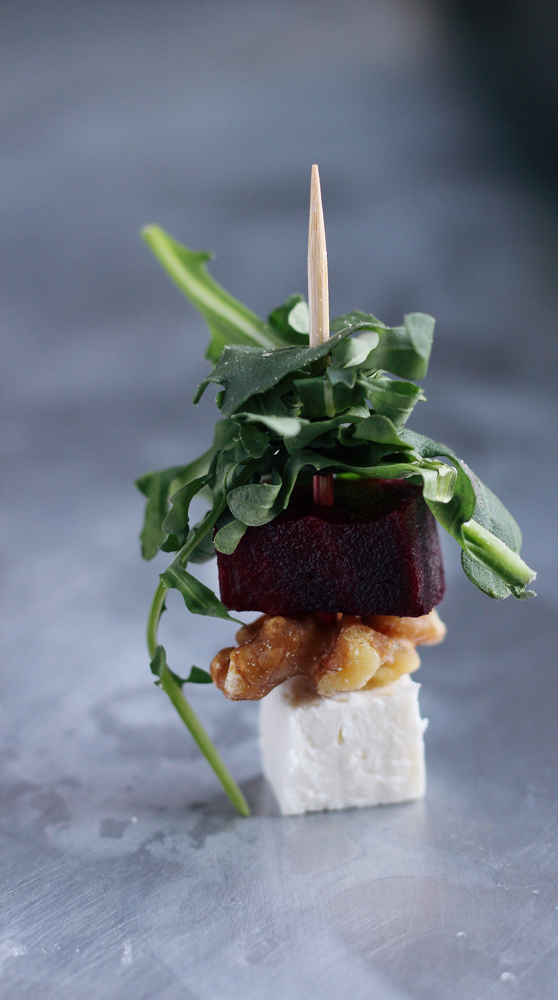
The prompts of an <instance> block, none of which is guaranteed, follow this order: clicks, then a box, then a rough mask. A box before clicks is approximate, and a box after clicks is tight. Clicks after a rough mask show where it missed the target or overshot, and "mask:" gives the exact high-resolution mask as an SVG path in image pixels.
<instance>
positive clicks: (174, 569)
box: [138, 167, 535, 814]
mask: <svg viewBox="0 0 558 1000" xmlns="http://www.w3.org/2000/svg"><path fill="white" fill-rule="evenodd" d="M144 237H145V239H146V242H147V243H148V245H149V246H150V247H151V249H152V250H153V252H154V253H155V255H156V256H157V257H158V258H159V260H160V261H161V263H162V264H163V266H164V267H165V268H166V269H167V271H168V272H169V274H170V276H171V277H172V278H173V280H174V281H175V282H176V283H177V284H178V285H179V287H180V288H181V289H182V290H183V291H184V292H185V293H186V295H187V296H188V297H189V298H190V299H191V301H192V302H193V303H194V304H195V305H196V306H197V308H198V309H199V310H200V312H201V313H202V314H203V315H204V316H205V318H206V319H207V321H208V324H209V327H210V331H211V335H212V339H211V343H210V347H209V350H208V355H209V357H210V358H211V359H212V361H213V362H214V363H215V367H214V369H213V371H212V372H210V374H209V375H208V376H207V378H206V379H204V381H203V382H202V383H201V385H200V386H199V387H198V390H197V392H196V394H195V396H194V402H197V401H198V400H199V399H200V397H201V395H202V393H203V392H204V391H205V389H206V388H207V386H208V385H209V383H211V382H213V383H214V384H216V385H218V386H220V387H221V389H220V392H219V393H218V395H217V399H216V401H217V405H218V406H219V409H220V411H221V412H220V416H221V419H219V420H218V422H217V424H216V428H215V436H214V442H213V445H212V447H211V448H210V449H209V450H208V451H207V452H206V453H205V454H204V455H202V456H201V457H200V458H199V459H197V460H195V461H194V462H192V463H190V464H189V465H187V466H181V467H174V468H172V469H166V470H163V471H162V472H153V473H148V474H147V475H146V476H143V477H142V478H141V479H140V480H138V487H139V489H140V490H141V491H142V492H143V493H144V494H145V496H146V497H147V508H146V517H145V523H144V528H143V531H142V552H143V555H144V557H145V558H152V557H153V556H154V555H155V554H156V553H157V551H159V550H161V551H164V552H173V553H175V556H174V558H173V561H172V563H171V565H170V566H169V567H168V569H167V570H166V571H165V572H164V573H162V574H161V576H160V580H159V585H158V588H157V591H156V594H155V598H154V600H153V604H152V608H151V611H150V615H149V620H148V630H147V638H148V648H149V652H150V655H151V669H152V671H153V673H154V674H155V675H156V677H157V681H156V683H159V684H160V685H161V686H162V687H163V688H164V690H165V691H166V692H167V694H168V695H169V697H170V698H171V700H172V701H173V704H174V705H175V707H176V708H177V710H178V712H179V714H180V715H181V717H182V718H183V720H184V721H185V723H186V725H187V726H188V728H189V729H190V731H191V733H192V735H193V736H194V738H195V739H196V741H197V742H198V745H199V746H200V749H201V750H202V752H203V753H204V754H205V756H206V757H207V759H208V761H209V763H210V764H211V765H212V767H213V768H214V770H215V772H216V774H217V775H218V777H219V778H220V780H221V782H222V784H223V787H224V788H225V790H226V791H227V793H228V794H229V796H230V798H231V800H232V801H233V802H234V803H235V805H236V806H237V808H238V809H239V810H240V811H241V812H243V813H244V814H247V813H248V806H247V804H246V801H245V799H244V796H243V795H242V792H241V791H240V789H239V788H238V786H237V785H236V783H235V782H234V780H233V779H232V777H231V775H230V774H229V772H228V771H227V769H226V767H225V765H224V763H223V761H222V760H221V758H220V757H219V755H218V754H217V751H216V749H215V747H214V746H213V744H212V743H211V741H210V740H209V738H208V736H207V734H206V733H205V732H204V730H203V728H202V726H201V724H200V722H199V720H198V719H197V717H196V716H195V715H194V713H193V711H192V709H191V706H190V705H189V704H188V702H187V700H186V698H185V697H184V691H183V688H184V685H185V684H186V683H188V682H193V683H210V682H211V680H212V679H213V681H214V682H215V683H216V684H217V686H218V687H219V688H220V689H221V690H222V691H223V692H224V693H225V694H226V695H227V696H228V697H230V698H232V699H234V700H238V699H243V698H249V699H257V700H259V699H262V698H263V701H262V705H261V715H260V718H261V735H262V753H263V761H264V770H265V773H266V775H267V777H268V779H269V780H270V782H271V784H272V786H273V788H274V790H275V792H276V796H277V798H278V800H279V803H280V805H281V808H282V810H283V811H284V812H301V811H305V810H306V809H323V808H340V807H343V806H345V805H362V804H372V803H375V802H387V801H401V799H402V798H413V797H417V796H419V795H421V794H423V791H424V753H423V744H422V732H423V728H424V726H423V723H422V721H421V719H420V715H419V712H418V701H417V694H418V685H416V684H414V682H413V681H412V680H411V679H410V677H409V676H408V675H409V674H410V673H411V672H412V671H414V670H415V669H416V668H417V667H418V665H419V662H420V661H419V659H418V655H417V653H416V650H415V646H416V645H417V644H420V643H433V642H437V641H440V640H441V639H442V638H443V635H444V631H445V629H444V626H443V625H442V623H441V622H440V620H439V618H438V616H437V614H436V611H435V610H434V606H435V605H436V604H437V603H438V602H439V601H440V600H441V597H442V595H443V590H444V581H443V569H442V563H441V556H440V549H439V542H438V537H437V531H436V522H438V523H440V524H441V525H442V527H444V528H445V529H446V530H447V531H448V532H449V533H450V534H451V535H452V536H453V537H454V538H455V539H456V541H457V542H458V543H459V544H460V545H461V548H462V550H463V552H462V565H463V569H464V570H465V573H466V574H467V576H469V578H470V579H471V580H472V582H473V583H475V585H476V586H477V587H479V589H481V590H482V591H484V592H485V593H486V594H488V595H489V596H491V597H494V598H497V599H501V598H504V597H507V596H508V595H510V594H513V595H514V596H516V597H519V598H524V597H529V596H531V595H532V591H528V590H526V585H527V584H528V583H529V582H530V581H531V580H532V579H533V578H534V576H535V574H534V573H533V571H532V570H530V569H529V567H528V566H526V564H525V563H524V562H523V560H522V559H521V558H520V556H519V549H520V544H521V534H520V532H519V528H518V527H517V525H516V523H515V521H514V520H513V518H512V517H511V515H510V514H509V513H508V512H507V511H506V509H505V508H504V507H503V505H502V504H501V503H500V501H499V500H498V499H497V498H496V497H495V496H494V495H493V494H492V493H491V492H490V490H488V488H487V487H486V486H484V484H482V483H481V482H480V481H479V480H478V478H477V477H476V476H475V475H474V473H472V472H471V470H470V469H469V468H468V466H467V465H465V463H464V462H462V461H461V460H460V459H459V458H458V457H457V456H456V455H455V454H454V453H453V452H452V451H451V450H450V449H449V448H447V447H446V446H445V445H442V444H439V443H437V442H435V441H432V440H430V439H429V438H425V437H423V436H422V435H419V434H416V433H414V432H412V431H409V430H407V429H406V428H405V423H406V421H407V419H408V417H409V415H410V413H411V411H412V409H413V407H414V405H415V404H416V403H417V402H418V401H419V400H421V399H423V398H424V397H423V395H422V391H421V389H420V388H419V386H417V385H416V383H415V382H414V381H410V380H411V379H413V380H414V379H422V378H423V377H424V376H425V374H426V371H427V366H428V359H429V355H430V349H431V344H432V335H433V330H434V321H433V320H432V318H431V317H429V316H426V315H424V314H421V313H411V314H408V315H407V316H406V317H405V318H404V323H403V325H402V326H400V327H394V328H390V327H386V326H384V324H382V323H381V322H380V321H379V320H377V319H376V318H375V317H374V316H371V315H366V314H365V313H362V312H359V311H355V312H352V313H349V314H347V315H346V316H342V317H339V318H338V319H336V320H334V321H333V322H332V323H331V324H330V323H329V302H328V292H327V259H326V248H325V230H324V226H323V213H322V207H321V196H320V187H319V177H318V172H317V167H314V168H313V171H312V197H311V216H310V229H309V257H308V274H309V307H307V306H306V303H305V302H304V300H303V298H302V296H300V295H295V296H291V298H290V299H289V300H288V301H287V302H286V303H285V304H284V305H283V306H281V307H279V308H277V309H275V310H274V311H273V312H272V313H271V315H270V316H269V318H268V321H267V323H264V322H263V321H262V320H260V319H259V318H258V317H257V316H256V315H255V314H254V313H252V312H251V311H250V310H249V309H247V308H246V307H245V306H242V305H241V304H240V303H238V302H237V301H236V300H235V299H233V298H232V297H231V296H230V295H228V293H227V292H225V291H224V289H222V288H221V287H220V286H219V285H217V283H216V282H214V281H213V279H212V278H211V277H210V276H209V274H208V273H207V270H206V263H207V260H208V259H209V256H210V255H208V254H203V253H196V252H194V251H191V250H188V249H187V248H185V247H182V246H181V245H180V244H178V243H176V241H174V240H173V239H172V238H171V237H169V236H168V235H167V234H166V233H164V232H163V230H161V229H159V228H158V227H156V226H150V227H147V229H146V230H144ZM330 332H331V334H332V335H331V337H330V336H329V334H330ZM388 372H389V373H391V374H390V376H388V375H387V373H388ZM391 376H395V378H392V377H391ZM334 477H335V479H334ZM202 491H204V493H206V494H207V492H208V491H209V492H210V495H211V508H210V509H209V510H208V511H207V513H206V514H205V516H204V517H203V518H202V520H201V521H200V522H199V523H198V524H196V525H194V526H193V527H191V526H190V523H189V508H190V504H191V501H192V499H193V498H194V497H195V496H196V495H197V494H200V493H202ZM169 500H170V502H171V504H172V506H171V509H170V510H169ZM215 554H217V557H218V561H219V582H220V590H221V600H219V598H217V596H216V595H215V594H213V593H212V591H211V590H209V588H207V587H205V586H204V585H203V584H201V583H200V581H198V580H197V579H196V577H195V576H193V575H192V574H191V573H189V572H188V571H187V569H186V566H187V565H188V563H194V564H195V563H200V562H204V561H206V560H207V559H210V558H212V556H214V555H215ZM170 588H175V589H177V590H178V591H179V592H180V593H181V594H182V596H183V598H184V601H185V603H186V606H187V607H188V609H189V610H190V611H191V612H193V613H195V614H202V615H209V616H214V617H220V618H225V619H229V620H232V621H234V619H231V616H230V614H229V611H230V610H236V611H241V610H254V611H263V612H264V615H263V617H262V618H260V619H258V620H257V621H256V622H255V623H253V624H252V625H248V626H243V627H242V628H241V630H240V632H239V633H238V636H237V642H238V646H237V647H229V648H227V649H226V650H222V651H221V653H219V654H217V656H216V657H215V658H214V661H213V663H212V668H211V675H212V676H210V675H209V674H207V672H206V671H204V670H200V669H199V668H197V667H193V668H192V670H191V672H190V675H189V676H188V678H186V679H184V678H181V677H180V676H179V675H177V674H175V673H174V672H173V671H172V670H171V669H170V668H169V666H168V665H167V662H166V653H165V650H164V647H163V646H162V645H160V644H159V641H158V624H159V619H160V616H161V613H162V611H163V610H164V602H165V596H166V593H167V592H168V590H169V589H170ZM382 720H383V721H382ZM386 720H391V721H390V722H389V725H388V722H387V721H386ZM336 727H337V728H336ZM320 734H321V735H320ZM322 737H323V738H322ZM320 741H321V742H320ZM281 747H282V748H283V750H281ZM312 747H314V751H312ZM315 751H316V752H315ZM356 759H358V760H360V761H363V762H364V763H362V764H359V765H358V767H356V769H355V770H354V774H353V775H352V776H351V773H350V768H349V765H348V761H350V760H356ZM309 762H313V763H312V767H310V763H309ZM348 768H349V769H348Z"/></svg>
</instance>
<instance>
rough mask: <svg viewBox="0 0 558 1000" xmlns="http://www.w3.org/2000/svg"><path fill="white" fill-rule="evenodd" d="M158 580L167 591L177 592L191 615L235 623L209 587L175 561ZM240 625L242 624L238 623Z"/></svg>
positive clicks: (234, 619)
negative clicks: (206, 616) (223, 619)
mask: <svg viewBox="0 0 558 1000" xmlns="http://www.w3.org/2000/svg"><path fill="white" fill-rule="evenodd" d="M159 579H160V580H161V582H162V583H164V585H165V587H167V588H168V589H169V590H171V589H174V590H178V592H179V593H180V594H182V596H183V598H184V603H185V605H186V607H187V608H188V611H191V612H192V614H193V615H208V616H209V617H210V618H225V619H226V620H227V621H230V622H235V621H238V619H237V618H231V616H230V615H229V612H228V611H227V609H226V607H225V605H224V604H222V602H221V601H220V600H219V598H218V597H217V596H216V595H215V594H214V593H213V591H212V590H210V589H209V587H206V586H205V584H204V583H201V581H200V580H196V578H195V576H192V574H191V573H188V572H187V571H186V570H185V569H184V567H183V566H181V565H180V562H179V561H178V560H177V559H175V560H174V562H173V563H171V565H170V566H169V567H168V569H166V570H165V572H164V573H161V575H160V577H159ZM240 624H242V622H241V623H240Z"/></svg>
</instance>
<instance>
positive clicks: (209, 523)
mask: <svg viewBox="0 0 558 1000" xmlns="http://www.w3.org/2000/svg"><path fill="white" fill-rule="evenodd" d="M257 465H258V460H256V461H254V462H251V463H250V464H249V465H248V466H247V467H246V468H245V469H244V471H243V472H242V473H241V474H240V476H238V477H237V479H236V481H235V484H238V483H243V482H245V481H248V480H249V479H250V477H251V476H252V474H253V472H254V470H255V469H256V468H257ZM226 505H227V501H226V496H225V497H223V499H222V500H221V501H220V502H219V503H217V504H215V506H214V507H213V509H212V510H210V511H208V513H207V516H206V517H205V518H204V520H203V521H202V523H201V524H200V525H199V527H198V529H197V531H194V532H192V534H191V536H190V537H189V538H188V539H187V541H186V542H185V544H184V545H183V546H182V548H181V550H180V552H178V554H177V555H176V557H175V562H180V564H181V565H186V563H187V561H188V556H189V555H190V552H193V550H194V549H195V547H196V545H197V544H198V542H200V541H201V539H202V538H203V537H204V535H206V534H207V533H208V531H210V530H211V528H212V527H213V526H214V524H215V522H216V521H217V520H218V518H219V517H220V515H221V514H222V512H223V511H224V509H225V507H226ZM168 590H169V588H168V587H167V585H166V584H165V583H164V582H163V581H162V580H159V584H158V586H157V590H156V591H155V596H154V598H153V601H152V603H151V608H150V611H149V616H148V619H147V649H148V651H149V655H150V657H151V658H152V659H153V656H154V655H155V650H156V649H157V645H158V630H159V621H160V620H161V615H162V613H163V607H164V604H165V597H166V596H167V593H168ZM160 682H161V687H162V688H163V690H164V691H165V692H166V694H167V695H168V696H169V698H170V700H171V702H172V703H173V705H174V707H175V708H176V711H177V712H178V714H179V716H180V718H181V719H182V721H183V722H184V724H185V725H186V726H187V728H188V729H189V730H190V733H191V735H192V736H193V737H194V739H195V741H196V743H197V744H198V746H199V748H200V750H201V752H202V753H203V755H204V757H205V759H206V760H207V762H208V764H209V765H210V766H211V767H212V768H213V770H214V772H215V774H216V775H217V777H218V778H219V781H220V782H221V785H222V786H223V789H224V791H225V792H226V793H227V795H228V797H229V799H230V800H231V802H232V804H233V805H234V806H235V807H236V808H237V809H238V811H239V813H240V814H241V815H242V816H249V815H250V808H249V806H248V803H247V801H246V799H245V798H244V795H243V794H242V792H241V790H240V788H239V787H238V785H237V783H236V781H235V780H234V778H233V776H232V774H231V773H230V771H229V769H228V768H227V766H226V765H225V763H224V761H223V760H222V759H221V757H220V756H219V753H218V752H217V749H216V747H215V746H214V744H213V742H212V741H211V740H210V738H209V736H208V735H207V733H206V731H205V729H204V728H203V726H202V724H201V722H200V720H199V719H198V717H197V715H196V713H195V712H194V709H193V708H192V706H191V705H190V703H189V702H188V701H187V699H186V698H185V696H184V693H183V691H182V689H181V687H180V685H179V684H177V682H176V681H175V679H174V677H173V676H172V674H171V672H170V670H169V669H168V667H167V666H165V667H164V668H163V671H162V673H161V677H160Z"/></svg>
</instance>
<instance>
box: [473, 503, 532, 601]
mask: <svg viewBox="0 0 558 1000" xmlns="http://www.w3.org/2000/svg"><path fill="white" fill-rule="evenodd" d="M461 530H462V532H463V537H464V539H465V541H466V543H467V549H468V550H469V551H470V552H471V554H472V555H474V556H476V558H477V559H479V560H480V561H481V562H483V563H484V564H485V566H488V567H489V568H490V569H492V570H494V571H495V572H496V573H498V574H499V576H500V577H501V578H502V580H504V581H505V582H506V583H507V584H508V585H510V586H512V587H524V586H525V585H526V584H527V583H530V582H531V580H534V579H535V577H536V575H537V574H536V573H535V572H534V571H533V570H532V569H530V568H529V566H528V565H527V563H525V562H523V559H522V558H521V557H520V556H519V555H518V554H517V552H513V551H512V549H510V548H508V546H507V545H505V544H504V542H501V541H500V539H499V538H497V537H496V535H493V534H492V532H491V531H487V529H486V528H483V527H482V525H481V524H479V523H478V522H477V521H475V520H473V518H471V520H470V521H466V522H465V524H462V525H461Z"/></svg>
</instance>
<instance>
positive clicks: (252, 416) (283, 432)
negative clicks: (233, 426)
mask: <svg viewBox="0 0 558 1000" xmlns="http://www.w3.org/2000/svg"><path fill="white" fill-rule="evenodd" d="M237 416H238V417H239V418H242V419H243V420H247V421H249V422H252V423H260V424H264V426H265V427H269V430H270V431H273V433H274V434H275V435H276V436H278V437H282V438H293V437H296V435H297V434H299V433H300V431H301V429H302V427H303V426H304V425H305V424H306V423H308V421H306V420H299V418H298V417H268V416H266V415H265V414H263V413H262V414H259V413H238V414H237ZM268 441H269V439H268V438H267V437H266V443H267V442H268ZM254 457H255V458H257V457H259V456H257V455H255V456H254Z"/></svg>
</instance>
